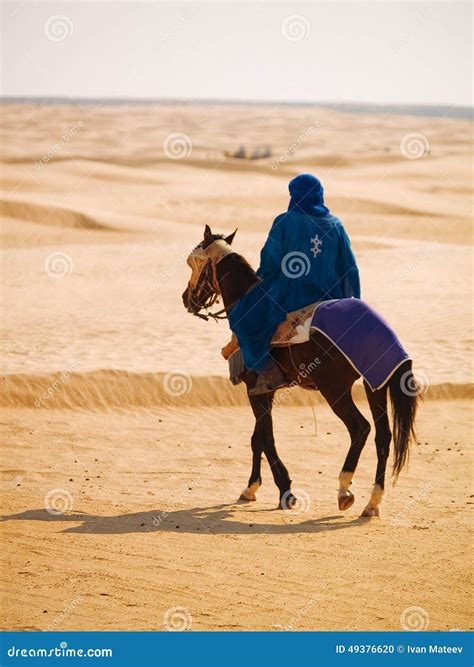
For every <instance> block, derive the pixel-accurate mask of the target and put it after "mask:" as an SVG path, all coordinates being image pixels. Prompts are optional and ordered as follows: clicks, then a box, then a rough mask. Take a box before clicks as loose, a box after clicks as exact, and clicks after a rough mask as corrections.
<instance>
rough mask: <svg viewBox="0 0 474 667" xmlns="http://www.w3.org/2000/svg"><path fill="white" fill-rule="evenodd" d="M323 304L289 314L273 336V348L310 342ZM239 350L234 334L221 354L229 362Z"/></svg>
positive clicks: (318, 302)
mask: <svg viewBox="0 0 474 667" xmlns="http://www.w3.org/2000/svg"><path fill="white" fill-rule="evenodd" d="M321 303H323V302H322V301H317V302H316V303H312V304H311V305H309V306H305V307H304V308H300V309H299V310H294V311H292V312H291V313H288V315H287V316H286V320H284V321H283V322H282V323H281V324H279V325H278V328H277V330H276V331H275V333H274V334H273V338H272V342H271V346H272V347H283V346H286V345H296V344H297V343H306V342H307V341H308V340H309V335H310V328H311V321H312V319H313V315H314V313H315V312H316V309H317V307H318V306H319V304H321ZM238 349H239V342H238V340H237V338H236V337H235V336H234V334H232V338H231V339H230V341H229V343H227V345H225V346H224V347H223V348H222V350H221V354H222V356H223V357H224V359H226V360H228V359H229V357H231V356H232V355H233V354H234V352H237V350H238Z"/></svg>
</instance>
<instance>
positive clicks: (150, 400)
mask: <svg viewBox="0 0 474 667" xmlns="http://www.w3.org/2000/svg"><path fill="white" fill-rule="evenodd" d="M471 130H472V125H471V124H470V123H468V122H467V121H463V120H452V119H449V118H420V117H417V118H413V117H408V116H405V117H402V116H394V115H385V116H383V115H379V116H375V115H374V116H366V115H351V114H343V113H339V112H337V110H327V109H326V110H320V109H315V108H310V107H302V108H287V107H284V108H281V107H274V108H272V107H243V106H242V107H235V108H232V107H217V106H202V107H198V106H194V107H191V106H188V107H181V108H173V107H170V106H152V105H150V106H143V107H120V106H117V107H107V106H97V107H93V106H92V107H81V106H80V105H78V104H71V105H69V106H64V107H48V106H33V105H28V104H25V105H7V106H5V107H4V109H3V118H2V125H1V135H2V148H3V163H2V196H1V210H2V215H3V218H2V227H1V238H2V244H3V250H2V278H3V288H2V295H1V296H2V312H3V314H4V317H3V321H2V325H1V346H2V347H1V350H2V372H3V379H2V392H1V394H0V412H1V416H0V421H1V429H2V439H1V443H0V446H1V460H2V464H3V466H2V476H1V479H0V484H1V490H2V514H3V516H4V518H5V521H4V522H3V523H2V526H1V528H2V533H3V537H2V545H3V549H2V567H1V580H2V587H3V589H4V590H5V594H4V595H2V602H1V603H0V604H1V612H2V618H1V627H2V628H12V629H30V628H35V629H46V628H50V629H111V630H112V629H115V630H121V629H133V630H138V629H163V628H166V627H167V624H168V625H169V624H170V622H171V623H176V624H177V625H180V624H181V625H182V627H183V628H189V627H192V628H193V629H274V630H284V629H288V628H290V627H291V628H295V629H379V630H383V629H390V630H392V629H393V630H396V629H400V627H403V626H404V625H405V626H406V625H408V626H414V627H418V628H422V627H428V628H429V629H467V628H470V627H472V624H473V623H472V616H471V615H470V609H471V607H472V605H471V591H472V588H471V586H470V576H471V568H470V562H471V559H470V557H469V556H470V544H471V542H470V526H471V523H470V518H469V515H468V511H469V510H470V509H471V506H472V503H473V498H472V496H471V494H470V491H469V482H470V479H471V477H472V475H471V471H472V459H471V453H470V448H471V444H472V441H473V429H472V397H473V384H472V382H473V378H472V364H471V363H470V361H469V360H470V358H472V357H470V355H472V338H473V337H472V321H471V315H470V308H469V304H470V300H471V298H472V294H471V284H472V245H471V244H472V230H471V221H470V213H471V211H472V182H471V175H470V141H471V136H472V135H471ZM176 135H178V138H176ZM183 135H184V138H183ZM412 135H416V136H415V138H414V139H413V137H412ZM407 137H408V139H407ZM240 144H244V145H245V146H246V147H247V148H248V149H249V150H253V149H254V148H257V147H258V146H263V145H270V146H271V149H272V152H273V155H272V157H270V158H266V159H263V160H255V161H242V160H240V161H239V160H236V159H232V158H226V157H225V152H226V151H231V150H234V149H235V148H237V147H238V146H239V145H240ZM401 145H403V146H404V147H405V148H404V149H403V150H401ZM407 146H408V148H407ZM170 147H171V148H170ZM420 147H421V148H420ZM165 148H166V150H165ZM420 150H421V152H420ZM407 155H409V156H410V157H413V156H414V155H415V156H417V159H409V157H407ZM174 158H179V159H174ZM304 170H306V171H313V172H315V173H317V174H318V175H319V176H320V178H321V179H322V181H323V183H324V184H325V186H326V192H327V202H328V204H329V206H330V207H331V209H332V210H333V212H334V213H335V214H337V215H339V216H340V217H341V218H342V219H343V221H344V224H345V226H346V228H347V229H348V231H349V234H350V236H351V239H352V241H353V246H354V250H355V252H356V255H357V259H358V262H359V266H360V271H361V279H362V286H363V297H364V298H365V299H366V300H367V301H368V302H369V303H371V304H372V305H373V306H375V307H376V308H377V309H378V310H379V311H380V312H381V313H382V314H383V315H384V316H385V317H386V318H387V319H388V320H389V321H390V323H391V324H392V325H393V327H394V328H395V330H396V331H397V333H398V334H399V336H400V338H401V340H402V341H403V343H404V344H405V346H406V347H407V349H408V350H409V352H410V354H411V355H412V356H413V359H414V366H415V371H416V373H417V375H418V377H419V378H420V380H421V381H422V384H423V387H424V389H426V391H425V394H424V397H425V400H424V402H423V405H422V407H421V409H420V415H419V424H418V432H419V433H418V439H419V443H420V444H419V445H418V446H416V447H415V448H414V449H413V455H412V459H411V465H410V468H409V470H408V472H406V473H404V474H403V475H402V476H401V478H400V480H399V483H398V485H397V486H396V487H395V489H391V488H390V489H389V491H388V492H387V495H386V498H385V502H384V508H383V516H382V518H381V519H380V520H378V519H374V520H369V521H367V520H361V519H359V518H358V515H359V513H360V511H361V510H362V509H363V507H364V506H365V503H366V502H367V499H368V495H369V490H370V485H371V482H372V479H373V475H374V470H375V452H374V446H373V437H371V439H370V440H369V442H368V444H367V446H366V449H365V451H364V454H363V457H362V460H361V464H360V467H359V469H358V472H357V477H356V483H357V486H356V503H355V505H354V506H353V507H352V508H351V509H350V510H349V511H348V512H347V513H346V514H342V513H341V512H339V510H338V509H337V502H336V488H337V482H336V480H337V474H338V472H339V469H340V467H341V464H342V461H343V459H344V456H345V453H346V451H347V448H348V442H347V435H346V433H345V431H344V427H343V426H342V424H341V423H340V422H339V421H338V420H337V419H336V418H335V417H334V416H333V415H332V413H331V412H330V411H329V409H328V408H327V406H325V405H324V404H323V403H322V402H320V401H319V400H318V398H317V396H313V398H312V401H313V403H314V404H315V410H316V422H317V435H315V425H314V422H313V416H312V412H311V406H310V397H309V394H299V395H298V394H296V395H292V396H291V397H289V398H288V399H285V400H284V401H282V404H281V406H279V407H278V408H277V409H276V410H275V423H276V433H277V444H278V445H279V450H280V454H281V457H282V458H283V460H284V462H285V463H286V464H287V466H288V468H289V470H290V473H291V476H292V479H293V480H294V486H295V489H296V490H297V491H298V494H299V497H300V504H299V506H298V507H297V509H296V510H295V511H293V512H288V513H285V512H283V511H281V510H276V509H275V508H276V504H277V494H276V488H275V487H274V486H273V483H272V481H271V479H270V473H269V471H268V470H267V469H265V471H264V486H263V487H262V489H261V491H260V494H259V500H258V502H257V503H252V504H248V505H239V504H236V502H235V501H236V499H237V497H238V495H239V492H240V491H241V489H242V488H243V486H244V485H245V483H246V481H247V478H248V475H249V472H250V447H249V441H250V435H251V431H252V428H253V423H252V416H251V412H250V409H249V408H248V407H247V406H246V403H245V396H244V395H243V392H242V391H241V388H233V387H232V386H231V385H230V383H229V382H228V380H227V379H226V377H225V375H226V373H227V368H226V363H225V362H224V361H223V360H222V358H221V357H220V356H219V352H218V351H219V349H220V347H221V346H222V345H223V344H224V343H225V342H227V340H228V336H229V333H228V329H227V326H226V325H225V323H224V324H221V325H220V326H216V325H215V324H214V323H212V322H210V323H205V322H202V321H200V320H197V319H196V318H192V317H191V316H190V315H189V314H187V313H186V312H185V311H184V309H183V307H182V304H181V301H180V295H181V292H182V291H183V289H184V286H185V284H186V281H187V279H188V277H189V276H188V274H189V270H188V268H187V267H186V264H185V258H186V255H187V254H188V252H189V250H190V249H191V248H192V247H193V246H194V245H196V243H197V242H198V241H199V240H200V239H201V235H202V229H203V227H204V224H206V223H208V224H210V225H211V226H212V228H213V229H214V230H215V231H219V232H224V231H232V230H233V229H234V228H235V227H239V232H238V235H237V237H236V241H235V244H236V249H237V250H238V251H239V252H241V253H242V254H244V255H245V256H246V257H247V258H248V259H250V260H251V261H252V262H253V263H254V265H255V264H256V263H257V261H258V252H259V249H260V247H261V246H262V244H263V242H264V240H265V236H266V233H267V231H268V229H269V227H270V225H271V222H272V220H273V218H274V217H275V215H277V214H278V213H280V212H281V211H282V210H284V209H285V208H286V205H287V194H286V188H287V182H288V180H289V179H290V178H291V177H292V176H294V175H295V174H297V173H299V172H301V171H304ZM360 390H361V388H360V386H359V385H358V386H356V389H355V394H356V396H357V397H359V398H361V397H362V393H361V391H360ZM361 409H362V410H363V411H364V412H365V413H366V414H367V413H368V409H367V404H366V403H365V402H364V401H363V400H361ZM470 464H471V465H470ZM48 509H49V510H51V509H53V510H54V509H56V510H58V511H61V512H62V513H61V514H54V513H51V511H49V512H48ZM175 608H179V609H178V610H176V609H175ZM170 610H171V611H170ZM164 615H165V618H164ZM170 619H171V620H170Z"/></svg>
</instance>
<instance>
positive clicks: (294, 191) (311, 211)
mask: <svg viewBox="0 0 474 667" xmlns="http://www.w3.org/2000/svg"><path fill="white" fill-rule="evenodd" d="M288 190H289V191H290V197H291V199H290V204H289V206H288V210H289V211H295V212H300V213H307V214H308V215H318V216H319V215H325V214H326V213H329V209H328V208H327V207H326V206H325V205H324V188H323V186H322V185H321V182H320V181H319V180H318V179H317V178H316V176H313V175H312V174H300V175H299V176H296V178H294V179H293V180H292V181H290V183H289V185H288Z"/></svg>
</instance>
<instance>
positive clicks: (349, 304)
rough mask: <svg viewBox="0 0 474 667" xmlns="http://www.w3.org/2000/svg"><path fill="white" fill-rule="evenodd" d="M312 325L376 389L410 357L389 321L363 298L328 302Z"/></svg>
mask: <svg viewBox="0 0 474 667" xmlns="http://www.w3.org/2000/svg"><path fill="white" fill-rule="evenodd" d="M311 328H312V329H316V330H317V331H320V332H321V333H323V334H324V335H325V336H326V337H327V338H329V340H330V341H331V342H332V343H334V345H335V346H336V347H337V348H338V349H339V350H340V351H341V352H342V354H343V355H344V356H345V357H346V359H347V360H348V361H349V362H350V363H351V364H352V366H353V367H354V368H355V370H356V371H357V372H358V373H359V374H360V375H362V377H363V378H364V380H366V382H367V383H368V384H369V386H370V388H371V389H372V391H375V390H376V389H381V388H382V387H383V386H384V384H385V383H386V382H387V381H388V380H389V379H390V377H391V376H392V375H393V373H394V372H395V371H396V370H397V368H398V367H399V366H400V365H401V364H402V363H403V362H404V361H405V360H406V359H409V358H410V357H409V356H408V354H407V353H406V352H405V350H404V349H403V347H402V344H401V343H400V341H399V340H398V338H397V336H396V334H395V332H394V331H393V329H392V328H391V327H390V326H389V324H388V323H387V322H386V321H385V320H384V319H383V317H381V316H380V315H379V314H378V313H376V312H375V310H373V309H372V308H371V307H370V306H369V305H367V304H366V303H365V302H364V301H361V300H360V299H337V300H334V301H324V302H323V303H321V304H320V305H319V306H318V307H317V308H316V312H315V313H314V315H313V319H312V321H311Z"/></svg>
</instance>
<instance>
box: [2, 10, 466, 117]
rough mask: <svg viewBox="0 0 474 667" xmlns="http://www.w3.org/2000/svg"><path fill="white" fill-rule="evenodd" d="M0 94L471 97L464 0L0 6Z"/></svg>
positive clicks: (457, 100) (400, 100) (459, 100)
mask: <svg viewBox="0 0 474 667" xmlns="http://www.w3.org/2000/svg"><path fill="white" fill-rule="evenodd" d="M2 15H3V16H2V19H3V20H2V33H3V46H2V56H3V58H2V60H3V66H2V75H3V76H2V79H3V81H2V83H3V86H2V94H3V95H4V96H29V97H31V96H40V97H43V96H55V97H65V96H72V97H92V98H101V99H102V98H108V97H111V98H173V99H222V100H265V101H274V100H275V101H288V102H294V101H308V102H318V101H356V102H377V103H384V102H385V103H395V104H409V103H414V104H448V105H450V104H458V105H470V104H472V84H471V80H472V8H471V5H470V3H468V2H466V3H461V2H452V1H449V0H448V1H445V2H443V1H442V2H435V1H433V2H422V3H419V2H386V3H382V2H376V1H373V2H337V1H336V2H334V1H333V2H317V1H313V2H296V3H290V2H240V1H233V2H226V1H225V0H223V1H221V2H194V3H193V2H190V3H186V2H160V1H157V2H150V1H149V2H128V1H117V0H115V1H114V2H110V1H108V2H106V1H104V2H91V1H88V0H82V1H81V2H76V1H63V2H43V1H42V0H37V1H36V2H32V1H31V0H30V1H29V2H21V1H15V2H3V3H2Z"/></svg>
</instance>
